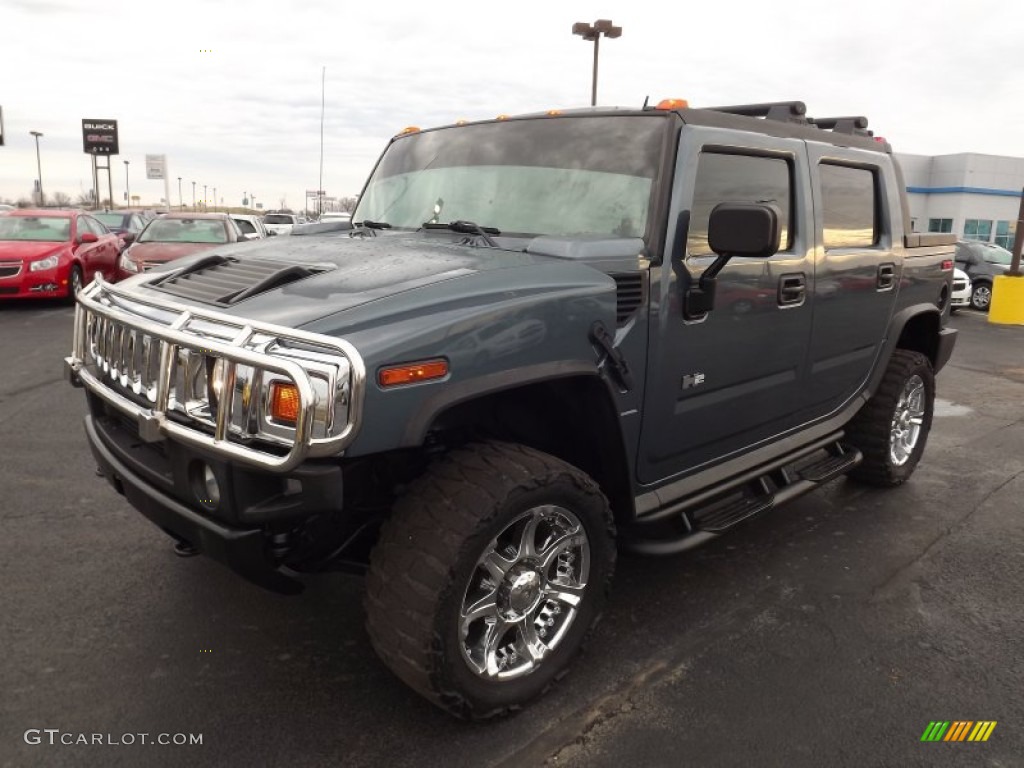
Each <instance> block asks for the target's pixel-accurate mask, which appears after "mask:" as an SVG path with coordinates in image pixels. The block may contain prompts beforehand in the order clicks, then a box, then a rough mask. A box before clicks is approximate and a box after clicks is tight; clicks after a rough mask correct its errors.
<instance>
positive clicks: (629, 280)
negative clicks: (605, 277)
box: [612, 272, 644, 328]
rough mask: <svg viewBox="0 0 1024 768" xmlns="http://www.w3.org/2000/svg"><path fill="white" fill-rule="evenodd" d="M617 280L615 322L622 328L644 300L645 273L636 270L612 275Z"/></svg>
mask: <svg viewBox="0 0 1024 768" xmlns="http://www.w3.org/2000/svg"><path fill="white" fill-rule="evenodd" d="M612 278H613V279H614V280H615V324H616V325H617V326H618V327H619V328H621V327H622V326H624V325H625V324H626V323H627V322H629V318H631V317H632V316H633V315H634V314H635V313H636V311H637V310H638V309H640V305H641V304H643V302H644V281H643V275H641V274H640V273H639V272H634V273H631V274H625V275H612Z"/></svg>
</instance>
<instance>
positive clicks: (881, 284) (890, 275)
mask: <svg viewBox="0 0 1024 768" xmlns="http://www.w3.org/2000/svg"><path fill="white" fill-rule="evenodd" d="M895 283H896V265H895V264H879V265H878V290H880V291H888V290H889V289H890V288H892V287H893V285H895Z"/></svg>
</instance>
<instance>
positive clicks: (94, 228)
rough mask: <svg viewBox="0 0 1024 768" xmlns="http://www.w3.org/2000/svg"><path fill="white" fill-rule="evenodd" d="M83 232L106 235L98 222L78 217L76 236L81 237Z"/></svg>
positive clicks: (87, 217) (85, 217)
mask: <svg viewBox="0 0 1024 768" xmlns="http://www.w3.org/2000/svg"><path fill="white" fill-rule="evenodd" d="M85 232H92V233H93V234H94V235H97V236H98V235H101V234H105V233H106V229H104V228H103V227H102V226H101V225H100V223H99V222H98V221H96V220H95V219H93V218H90V217H89V216H79V217H78V234H79V236H81V235H82V234H83V233H85Z"/></svg>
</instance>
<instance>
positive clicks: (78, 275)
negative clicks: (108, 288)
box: [68, 264, 85, 301]
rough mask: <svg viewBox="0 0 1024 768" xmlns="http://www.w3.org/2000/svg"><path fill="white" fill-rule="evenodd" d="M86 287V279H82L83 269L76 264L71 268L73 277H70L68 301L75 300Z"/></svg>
mask: <svg viewBox="0 0 1024 768" xmlns="http://www.w3.org/2000/svg"><path fill="white" fill-rule="evenodd" d="M84 287H85V278H83V277H82V268H81V267H80V266H78V265H77V264H75V265H74V266H72V267H71V275H70V277H68V299H69V300H70V301H74V300H75V296H77V295H78V292H79V291H80V290H82V288H84Z"/></svg>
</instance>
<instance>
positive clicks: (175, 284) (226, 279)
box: [149, 255, 327, 307]
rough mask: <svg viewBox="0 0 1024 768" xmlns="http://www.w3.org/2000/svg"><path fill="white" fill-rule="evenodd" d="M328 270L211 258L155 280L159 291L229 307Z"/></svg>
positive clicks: (279, 263)
mask: <svg viewBox="0 0 1024 768" xmlns="http://www.w3.org/2000/svg"><path fill="white" fill-rule="evenodd" d="M326 271H327V268H326V267H309V266H305V265H302V264H294V263H287V262H282V261H270V260H269V259H246V260H245V261H242V260H240V259H235V258H232V257H230V256H221V255H211V256H208V257H206V258H204V259H199V260H198V261H196V262H194V263H193V264H190V265H189V266H188V267H186V268H185V269H183V270H181V271H180V272H172V273H171V274H169V275H167V276H166V277H160V278H158V279H156V280H154V281H152V282H151V283H150V284H149V286H150V287H151V288H155V289H156V290H158V291H163V292H164V293H169V294H171V295H173V296H180V297H181V298H183V299H189V300H191V301H200V302H203V303H204V304H212V305H214V306H217V307H230V306H232V305H234V304H237V303H239V302H240V301H245V300H246V299H249V298H252V297H253V296H258V295H259V294H261V293H265V292H267V291H272V290H274V289H275V288H280V287H281V286H284V285H288V284H289V283H294V282H296V281H297V280H304V279H305V278H307V277H311V276H313V275H318V274H320V273H321V272H326Z"/></svg>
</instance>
